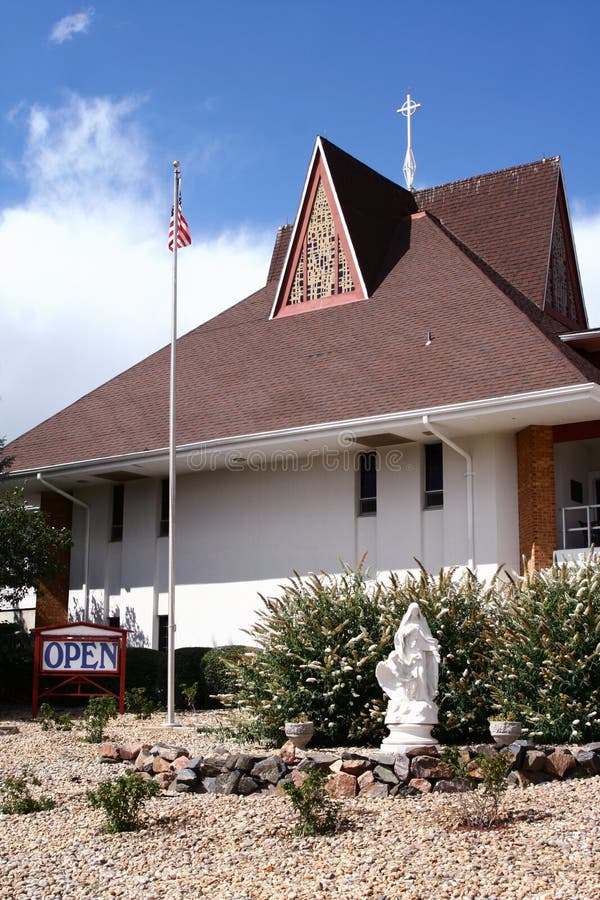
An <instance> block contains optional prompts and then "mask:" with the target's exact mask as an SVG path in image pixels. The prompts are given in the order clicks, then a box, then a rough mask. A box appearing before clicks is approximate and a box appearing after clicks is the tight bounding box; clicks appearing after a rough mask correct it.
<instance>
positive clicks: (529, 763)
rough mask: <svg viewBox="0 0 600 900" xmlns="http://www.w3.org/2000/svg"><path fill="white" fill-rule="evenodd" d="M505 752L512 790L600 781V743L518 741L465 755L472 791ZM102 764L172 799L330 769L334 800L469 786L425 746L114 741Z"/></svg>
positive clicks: (254, 790) (262, 785)
mask: <svg viewBox="0 0 600 900" xmlns="http://www.w3.org/2000/svg"><path fill="white" fill-rule="evenodd" d="M499 752H503V753H508V754H509V755H510V756H511V757H512V766H511V771H510V773H509V775H508V783H509V784H512V785H516V786H519V787H528V786H529V785H536V784H541V783H543V782H548V781H554V780H557V779H558V780H564V779H569V778H588V777H591V776H595V775H600V742H597V743H592V744H586V745H585V746H583V747H581V748H578V749H571V748H568V747H562V746H547V745H543V746H536V745H534V744H533V743H531V742H529V741H523V740H520V741H515V743H513V744H511V745H510V746H509V747H505V748H500V747H498V746H497V745H496V744H475V745H471V746H468V747H463V748H461V750H460V754H461V757H462V759H463V761H464V762H465V763H466V764H467V768H468V771H469V778H470V779H471V783H472V785H473V786H476V785H477V784H478V783H479V782H481V781H482V780H483V776H482V773H481V770H480V768H479V765H478V763H477V759H476V758H477V757H478V756H488V757H489V756H494V755H495V754H497V753H499ZM99 756H100V761H101V762H103V763H129V764H130V765H132V766H133V769H134V771H136V772H139V773H140V774H142V775H143V777H144V778H154V779H155V780H156V781H157V782H158V784H159V785H160V787H161V788H163V789H164V790H168V791H169V792H171V793H189V792H192V793H199V794H204V793H212V794H236V795H244V796H248V795H250V794H258V793H261V794H272V793H281V792H282V788H281V787H280V785H281V784H282V782H285V781H290V780H291V781H293V782H294V784H296V785H299V784H302V783H303V781H305V779H306V777H307V771H308V770H310V769H312V768H319V769H324V770H326V771H328V772H329V773H330V778H329V782H328V788H327V789H328V791H329V793H330V794H331V796H332V797H337V798H340V799H342V798H343V799H348V798H352V797H357V796H358V797H365V796H369V797H403V796H411V795H412V796H415V795H419V794H428V793H431V792H432V791H433V792H436V793H455V792H457V791H460V790H464V782H463V783H460V782H458V781H453V780H452V770H451V769H450V766H449V765H448V763H447V762H446V761H445V760H444V759H443V758H442V757H441V756H440V753H439V752H438V750H437V748H436V747H433V746H432V747H419V748H417V749H414V750H409V751H408V752H407V753H385V752H383V751H378V750H373V751H367V750H365V751H364V752H362V753H361V752H342V753H341V754H340V753H323V752H317V751H306V752H304V751H298V750H296V749H295V748H294V746H293V744H292V743H291V741H288V742H287V743H286V744H284V745H283V747H282V748H281V749H280V750H277V751H275V752H274V753H270V754H269V753H259V752H253V753H239V752H230V751H229V750H227V749H226V748H225V747H221V746H216V747H215V748H214V750H213V753H212V755H210V756H193V755H191V754H190V752H189V751H188V750H187V749H186V748H184V747H178V746H173V745H170V744H162V743H157V744H154V745H151V744H143V743H140V742H129V743H124V744H119V743H116V742H114V741H109V742H106V743H103V744H101V745H100V747H99Z"/></svg>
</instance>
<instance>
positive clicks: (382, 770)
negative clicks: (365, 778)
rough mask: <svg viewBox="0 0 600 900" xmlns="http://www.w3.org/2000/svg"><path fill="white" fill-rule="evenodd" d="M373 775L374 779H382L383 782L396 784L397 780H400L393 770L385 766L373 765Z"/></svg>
mask: <svg viewBox="0 0 600 900" xmlns="http://www.w3.org/2000/svg"><path fill="white" fill-rule="evenodd" d="M373 775H374V777H375V781H383V782H384V784H390V785H392V784H398V781H399V780H400V779H399V778H398V776H397V775H396V774H395V772H394V770H393V769H390V768H388V767H387V766H375V768H374V769H373Z"/></svg>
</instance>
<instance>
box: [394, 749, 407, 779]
mask: <svg viewBox="0 0 600 900" xmlns="http://www.w3.org/2000/svg"><path fill="white" fill-rule="evenodd" d="M394 773H395V775H396V777H397V778H398V781H403V782H404V781H408V780H409V778H410V758H409V757H408V756H407V755H406V753H397V754H396V759H395V762H394Z"/></svg>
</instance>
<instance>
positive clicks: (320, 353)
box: [6, 198, 600, 470]
mask: <svg viewBox="0 0 600 900" xmlns="http://www.w3.org/2000/svg"><path fill="white" fill-rule="evenodd" d="M543 201H544V198H543ZM488 205H489V204H488ZM543 205H544V202H542V206H543ZM490 208H491V207H490ZM396 237H397V240H396V242H395V246H396V250H395V252H394V259H393V260H392V261H391V263H390V271H389V273H388V274H387V276H386V277H385V278H384V280H383V281H382V282H381V284H380V285H379V287H378V288H377V290H376V291H375V292H374V294H373V295H372V297H371V299H369V300H367V301H363V302H360V303H352V304H347V305H344V306H339V307H332V308H326V309H322V310H317V311H315V312H313V313H312V314H306V315H301V316H292V317H288V318H279V319H278V318H275V319H272V320H270V319H269V312H270V309H271V305H272V303H273V298H274V293H275V290H276V285H275V283H274V282H273V281H271V282H270V283H269V284H268V285H267V286H266V287H265V288H263V289H262V290H260V291H258V292H257V293H255V294H253V295H251V296H250V297H248V298H247V299H246V300H244V301H242V302H241V303H238V304H237V305H236V306H234V307H232V308H231V309H229V310H227V311H225V312H224V313H222V314H221V315H219V316H217V317H216V318H215V319H212V320H211V321H210V322H207V323H206V324H204V325H201V326H200V327H199V328H196V329H194V330H193V331H191V332H190V333H189V334H187V335H185V336H184V337H182V338H180V339H179V341H178V391H177V422H178V425H177V434H178V443H179V444H187V443H194V442H197V441H201V440H210V439H218V438H224V437H228V436H235V435H247V434H252V433H256V432H265V431H273V430H278V429H284V428H290V427H300V426H304V425H309V424H312V423H318V422H332V421H342V420H347V419H352V418H358V417H368V416H372V415H377V414H384V413H390V412H401V411H403V410H411V409H418V408H425V407H427V406H438V405H442V404H454V403H459V402H469V401H474V400H477V399H481V398H486V397H497V396H506V395H510V394H514V393H521V392H525V391H537V390H542V389H551V388H558V387H562V386H565V385H573V384H581V383H586V382H588V381H590V375H592V376H595V378H593V380H596V381H599V380H600V372H598V370H597V369H595V368H594V367H593V366H591V364H589V363H585V365H584V363H583V361H582V360H581V359H580V358H579V357H578V355H577V354H576V353H575V352H574V351H572V350H570V349H569V348H566V347H564V346H562V347H558V346H557V345H556V344H557V342H555V341H553V340H551V339H550V338H549V335H548V334H547V333H545V332H544V331H543V330H541V328H540V327H539V322H536V320H535V316H536V315H538V317H539V316H543V314H542V313H541V312H539V311H538V310H537V309H535V307H534V306H533V304H532V303H531V302H530V301H529V300H528V298H526V297H523V298H522V302H520V303H517V302H515V299H514V298H511V297H510V296H508V295H507V293H506V292H504V291H503V290H501V288H500V287H499V286H498V284H496V283H495V281H494V279H493V278H492V277H490V273H488V272H486V271H485V270H484V269H483V268H482V266H481V265H478V264H477V261H476V260H475V259H473V258H470V256H469V254H468V253H467V252H466V248H461V246H460V245H459V244H458V243H457V242H456V241H455V240H453V239H451V237H450V236H449V235H448V234H446V233H445V232H444V229H443V228H442V227H440V225H439V224H438V223H437V221H436V220H435V218H433V217H431V216H429V215H426V214H420V215H416V216H412V217H410V218H408V219H405V221H404V223H403V225H402V226H401V227H400V229H399V231H397V235H396ZM398 248H399V249H400V250H401V252H399V250H398ZM429 330H433V331H434V334H435V339H434V341H433V343H432V345H431V346H429V347H427V348H425V347H424V335H426V334H427V332H428V331H429ZM525 359H526V360H527V365H526V366H524V365H523V360H525ZM168 369H169V349H168V348H163V349H162V350H160V351H159V352H157V353H155V354H153V355H152V356H150V357H148V358H147V359H145V360H143V361H142V362H140V363H139V364H138V365H136V366H133V367H132V368H131V369H129V370H127V371H126V372H124V373H123V374H121V375H119V376H117V377H116V378H114V379H112V380H111V381H109V382H107V383H106V384H105V385H103V386H102V387H100V388H98V389H97V390H95V391H93V392H92V393H90V394H88V395H87V396H85V397H83V398H82V399H81V400H79V401H77V402H76V403H74V404H72V405H71V406H69V407H67V408H66V409H65V410H63V411H62V412H60V413H58V414H57V415H55V416H53V417H52V418H50V419H48V420H47V421H46V422H44V423H42V424H41V425H39V426H38V427H37V428H34V429H32V430H31V431H29V432H28V433H27V434H25V435H23V436H22V437H20V438H18V439H17V440H15V441H13V442H12V444H10V445H9V447H7V448H6V449H7V451H8V452H9V453H11V454H14V455H15V456H16V461H15V467H14V468H15V470H18V469H30V468H35V467H38V466H39V467H42V466H49V465H58V464H65V463H68V462H72V461H78V460H85V459H93V458H99V457H108V456H116V455H119V454H123V453H133V452H138V451H143V450H146V449H152V448H160V447H166V445H167V442H168V434H167V423H168Z"/></svg>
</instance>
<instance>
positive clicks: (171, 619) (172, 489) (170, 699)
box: [165, 160, 181, 727]
mask: <svg viewBox="0 0 600 900" xmlns="http://www.w3.org/2000/svg"><path fill="white" fill-rule="evenodd" d="M173 169H174V171H173V302H172V305H171V372H170V378H169V595H168V597H169V600H168V613H169V616H168V629H167V631H168V644H167V721H166V722H165V726H167V727H168V726H171V727H174V726H177V724H178V723H177V722H176V721H175V500H176V472H175V453H176V447H177V443H176V432H175V387H176V362H177V232H178V231H179V194H180V186H181V172H180V171H179V162H178V161H177V160H175V162H174V163H173Z"/></svg>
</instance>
